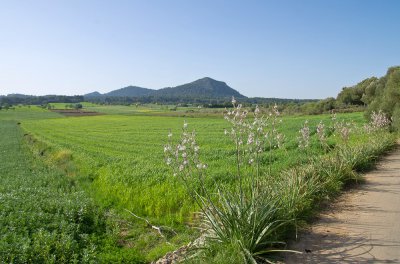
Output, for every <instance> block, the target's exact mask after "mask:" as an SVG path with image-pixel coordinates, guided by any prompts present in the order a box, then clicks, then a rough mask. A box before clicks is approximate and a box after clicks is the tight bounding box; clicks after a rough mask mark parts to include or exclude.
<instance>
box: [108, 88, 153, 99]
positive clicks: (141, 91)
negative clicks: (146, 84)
mask: <svg viewBox="0 0 400 264" xmlns="http://www.w3.org/2000/svg"><path fill="white" fill-rule="evenodd" d="M154 91H155V90H153V89H148V88H142V87H138V86H128V87H125V88H121V89H118V90H114V91H111V92H109V93H106V94H105V95H106V96H111V97H112V96H118V97H121V96H134V97H137V96H146V95H149V94H151V93H153V92H154Z"/></svg>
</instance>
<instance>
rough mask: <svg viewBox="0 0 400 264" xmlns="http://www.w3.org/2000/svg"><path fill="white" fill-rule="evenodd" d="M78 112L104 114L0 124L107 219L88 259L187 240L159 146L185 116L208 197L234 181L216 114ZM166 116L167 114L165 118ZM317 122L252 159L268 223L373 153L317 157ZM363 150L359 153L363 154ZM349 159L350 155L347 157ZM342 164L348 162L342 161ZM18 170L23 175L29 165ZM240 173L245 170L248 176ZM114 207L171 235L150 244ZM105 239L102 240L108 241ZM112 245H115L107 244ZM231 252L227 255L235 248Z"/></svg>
mask: <svg viewBox="0 0 400 264" xmlns="http://www.w3.org/2000/svg"><path fill="white" fill-rule="evenodd" d="M87 107H88V109H90V110H96V111H100V112H105V113H112V115H111V114H109V115H102V116H91V117H79V118H76V117H71V118H68V117H63V116H60V115H58V114H56V113H52V112H48V111H47V110H43V109H40V108H38V107H33V106H32V107H30V108H28V107H21V108H16V110H9V111H0V120H11V119H15V120H19V121H20V122H21V124H20V126H21V128H22V129H23V131H24V133H26V134H28V135H26V136H25V138H26V141H27V142H29V144H28V146H29V148H30V150H31V152H32V153H33V154H36V156H39V157H40V161H41V162H43V163H44V164H42V165H41V166H45V167H48V168H50V169H51V170H54V171H58V172H59V173H61V174H62V175H64V176H57V177H56V179H58V178H61V179H63V180H65V181H67V182H68V181H70V182H73V183H74V188H76V190H79V191H81V192H82V191H84V192H83V193H82V195H83V194H84V195H86V196H85V197H87V198H88V197H90V198H92V199H93V200H92V206H93V208H98V210H99V211H98V212H97V213H94V215H97V216H96V217H98V219H101V215H102V214H107V215H108V217H107V219H108V220H112V221H111V222H109V223H107V225H106V226H107V227H108V228H109V229H112V232H111V233H110V232H109V233H108V234H107V236H106V237H102V236H100V235H97V234H96V235H93V236H94V238H93V240H92V241H93V242H92V243H94V245H98V251H96V252H95V254H94V255H95V256H96V257H98V258H101V259H103V260H107V261H108V262H117V261H120V260H121V259H124V258H125V259H130V260H131V261H141V260H144V259H146V260H147V261H151V260H154V259H156V258H158V257H160V256H162V255H163V254H164V253H166V252H168V251H171V250H173V249H175V248H177V247H179V246H181V245H183V244H185V243H187V242H188V241H190V240H191V239H193V238H194V237H196V234H197V233H196V232H195V231H193V230H192V229H191V228H190V226H192V225H193V223H194V222H196V221H197V216H196V214H193V212H194V211H197V210H198V209H199V208H198V206H197V205H196V204H195V202H194V201H193V200H192V199H191V198H190V197H189V196H188V194H187V192H186V189H185V188H184V187H183V186H182V183H181V182H180V181H179V179H177V178H175V177H173V176H172V173H171V171H170V170H169V169H168V168H167V166H166V165H165V164H164V162H163V159H164V156H163V146H164V144H165V143H166V142H167V134H168V131H169V130H171V131H172V133H173V134H174V135H179V134H180V132H181V126H182V124H183V121H184V120H185V119H186V120H187V122H188V123H189V127H190V128H193V129H196V133H197V140H198V144H199V145H200V146H201V149H200V152H201V153H200V156H201V158H202V160H203V161H204V162H205V163H206V164H207V165H208V168H209V169H208V170H207V171H208V172H207V174H208V175H209V177H208V178H207V180H206V182H205V184H206V188H208V189H210V190H213V188H214V183H215V182H217V183H218V184H219V185H221V186H224V187H226V188H228V189H232V188H233V186H235V184H236V178H235V176H234V175H235V168H234V167H233V166H232V164H234V161H235V157H234V153H235V150H234V147H233V146H231V145H230V143H229V142H230V140H229V138H228V137H226V136H225V135H224V134H223V131H224V128H228V127H229V126H228V124H227V123H226V121H224V120H223V119H222V114H221V117H220V118H216V116H215V115H216V113H211V114H210V115H211V116H208V117H207V116H206V115H208V114H209V113H207V112H204V113H199V114H198V115H196V114H193V113H191V115H193V116H197V117H190V116H188V113H186V111H187V109H185V110H182V111H181V112H179V111H180V109H179V107H178V109H177V111H170V110H168V109H162V108H161V107H160V106H157V105H154V106H150V107H147V106H146V107H145V106H138V107H136V106H115V107H114V106H96V105H88V106H87ZM196 110H198V109H196ZM201 110H202V109H200V110H198V111H201ZM12 111H14V112H12ZM213 111H214V110H213ZM171 112H173V113H174V115H175V114H176V115H177V116H166V115H170V113H171ZM217 112H218V111H217ZM183 115H185V117H183ZM218 115H219V114H218ZM339 118H340V119H343V120H353V121H354V122H355V123H357V124H362V123H363V122H364V119H363V117H362V113H352V114H343V115H339ZM305 120H308V121H309V125H310V127H311V147H310V148H309V149H307V150H302V149H299V148H298V147H297V145H298V143H297V139H296V137H297V136H298V130H299V129H300V128H301V127H302V125H303V123H304V121H305ZM320 120H323V121H324V122H325V124H326V126H327V127H329V126H331V125H332V124H331V121H330V116H329V115H320V116H296V117H285V118H283V122H282V124H281V126H280V132H283V133H284V134H285V136H286V142H285V148H284V149H277V150H273V151H272V152H270V151H266V153H265V155H263V156H262V157H261V170H262V171H264V172H267V171H269V169H270V168H271V170H270V173H269V174H268V175H275V176H274V177H269V176H267V174H266V173H262V177H263V180H264V183H263V184H265V189H266V190H269V191H270V193H275V194H279V196H280V197H282V200H284V202H283V203H282V204H281V205H280V208H281V209H279V210H275V209H274V210H272V211H273V213H274V214H277V215H275V216H274V219H293V218H296V221H297V220H298V221H299V222H301V221H305V220H307V219H308V216H309V215H312V213H313V211H314V210H315V208H314V207H313V205H314V204H315V203H317V202H318V201H319V200H321V199H327V197H330V196H332V195H334V194H335V193H337V192H338V191H339V190H340V189H341V187H342V186H343V184H344V183H345V182H346V181H348V180H353V179H356V177H355V175H356V174H354V173H353V170H354V169H356V170H363V169H366V168H368V166H370V164H371V161H372V160H373V159H375V158H376V156H377V155H379V153H380V152H381V151H383V150H384V149H381V150H379V151H377V149H379V147H378V146H371V147H370V148H369V149H367V148H368V147H367V145H365V144H364V143H365V142H368V141H370V139H371V138H370V137H369V136H366V135H361V134H357V135H353V136H352V137H351V139H350V141H349V143H348V146H349V148H352V149H350V150H349V149H347V148H346V149H344V150H342V151H341V152H340V151H339V148H337V149H338V151H337V152H335V153H333V152H332V151H331V153H328V155H327V153H326V150H325V149H324V148H322V147H321V146H320V144H319V143H318V141H317V139H316V135H315V134H316V130H315V127H316V125H317V124H318V123H319V121H320ZM1 122H3V121H1ZM327 143H328V145H329V146H330V149H333V148H334V147H335V146H337V145H341V144H342V143H341V140H340V139H339V138H338V136H334V135H331V136H330V137H329V138H328V142H327ZM360 146H363V148H365V149H361V147H360ZM366 151H367V152H368V153H369V154H368V155H363V154H364V153H366ZM355 152H359V153H360V154H359V155H356V158H354V155H352V153H355ZM12 155H14V154H12ZM320 157H325V158H323V159H320ZM317 159H320V160H319V161H318V162H317V161H316V162H315V163H312V164H311V165H310V161H312V160H317ZM343 160H351V161H349V163H344V162H343ZM10 162H11V161H10ZM14 162H15V161H14ZM323 162H325V163H323ZM346 162H347V161H346ZM350 163H351V165H349V164H350ZM14 164H15V163H14ZM313 164H314V165H313ZM321 164H322V165H321ZM24 166H25V167H26V168H29V165H24ZM60 171H61V172H60ZM245 173H247V174H250V173H252V171H251V169H248V170H247V171H245ZM61 174H57V175H61ZM65 175H67V176H65ZM66 179H68V180H66ZM306 179H308V180H307V181H306ZM194 181H195V180H194ZM269 181H270V182H269ZM266 197H268V196H266ZM88 199H89V198H88ZM89 200H90V199H89ZM82 201H85V199H82ZM299 201H300V202H299ZM97 206H98V207H97ZM91 208H92V207H91ZM124 209H128V210H130V211H132V212H134V213H135V214H137V215H140V216H141V217H146V218H147V219H149V220H150V222H152V223H153V224H155V225H159V226H163V225H165V226H169V227H172V228H173V229H174V230H175V231H176V233H177V234H176V235H175V234H172V233H171V234H168V235H167V236H166V237H164V238H163V237H160V236H159V235H158V234H157V233H154V232H152V231H151V230H149V229H148V227H147V226H146V224H145V223H144V222H143V221H140V220H138V219H135V218H131V217H130V216H129V214H127V213H125V210H124ZM96 210H97V209H96ZM93 217H94V216H93ZM266 219H267V218H266ZM299 222H296V223H295V224H296V225H298V223H299ZM110 227H111V228H110ZM260 228H261V227H260ZM293 228H296V227H293V226H290V225H289V226H286V227H285V230H286V229H287V230H292V229H293ZM103 231H104V230H103ZM115 233H118V234H119V237H118V238H115V237H114V234H115ZM282 233H285V232H282ZM107 237H110V239H109V241H108V240H107V239H108V238H107ZM95 238H96V239H95ZM116 239H117V240H118V241H119V242H118V243H119V245H120V247H119V246H116V244H115V242H116V241H115V240H116ZM107 241H108V242H107ZM232 247H233V248H232ZM232 247H231V249H232V250H237V248H236V247H235V246H233V245H232ZM83 248H84V247H83ZM211 251H212V250H211ZM111 252H112V253H111ZM210 254H211V255H212V257H213V258H214V257H215V258H214V260H215V261H217V260H216V259H218V258H220V259H224V258H225V257H226V259H228V258H227V257H228V256H227V255H225V256H224V253H223V252H222V251H221V250H220V248H218V246H216V247H215V248H214V252H213V253H210ZM230 257H233V258H235V256H230ZM236 257H237V256H236ZM206 262H207V261H206Z"/></svg>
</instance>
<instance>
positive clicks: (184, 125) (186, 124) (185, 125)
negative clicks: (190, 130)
mask: <svg viewBox="0 0 400 264" xmlns="http://www.w3.org/2000/svg"><path fill="white" fill-rule="evenodd" d="M187 126H188V123H187V122H186V120H185V121H183V128H184V129H186V128H187Z"/></svg>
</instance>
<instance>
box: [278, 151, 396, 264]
mask: <svg viewBox="0 0 400 264" xmlns="http://www.w3.org/2000/svg"><path fill="white" fill-rule="evenodd" d="M365 177H366V178H365V179H366V183H365V184H363V185H361V186H360V187H359V188H357V189H355V190H352V191H350V192H349V193H346V194H344V195H343V196H342V197H341V198H340V199H339V201H338V202H337V203H335V205H333V206H332V207H333V208H331V209H329V210H328V211H327V212H325V213H322V214H321V216H320V218H319V219H318V220H317V222H316V223H315V224H313V225H312V227H310V229H309V230H308V231H307V232H304V233H303V234H302V235H300V239H299V240H298V242H296V243H293V244H291V245H290V248H291V249H295V250H298V251H301V252H303V253H302V254H287V255H286V257H285V259H286V260H285V262H286V263H400V147H399V146H398V147H397V149H396V150H394V151H392V152H391V153H390V154H389V155H387V156H386V157H384V158H383V159H382V161H381V162H379V164H378V166H377V170H374V171H372V172H370V173H368V174H366V175H365Z"/></svg>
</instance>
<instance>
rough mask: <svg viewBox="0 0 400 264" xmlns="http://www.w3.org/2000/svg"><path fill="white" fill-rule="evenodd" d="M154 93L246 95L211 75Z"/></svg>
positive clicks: (157, 94) (223, 96)
mask: <svg viewBox="0 0 400 264" xmlns="http://www.w3.org/2000/svg"><path fill="white" fill-rule="evenodd" d="M154 95H156V96H168V97H180V96H182V97H199V98H228V97H232V96H235V97H237V98H245V96H244V95H242V94H240V93H239V92H238V91H236V90H234V89H233V88H231V87H229V86H228V85H227V84H226V83H225V82H221V81H217V80H214V79H211V78H209V77H205V78H202V79H199V80H196V81H194V82H191V83H187V84H183V85H179V86H176V87H168V88H163V89H160V90H157V91H156V92H155V93H154Z"/></svg>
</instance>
